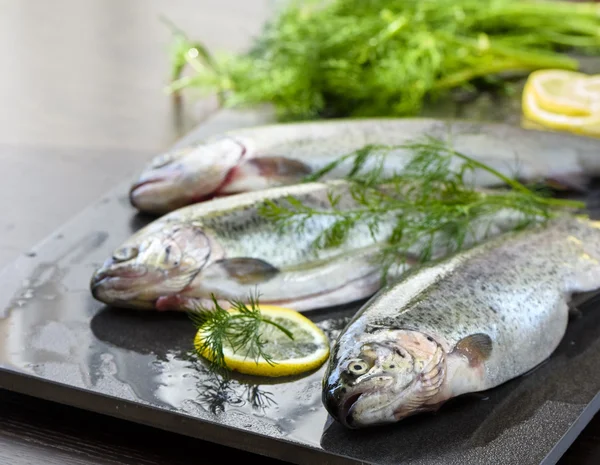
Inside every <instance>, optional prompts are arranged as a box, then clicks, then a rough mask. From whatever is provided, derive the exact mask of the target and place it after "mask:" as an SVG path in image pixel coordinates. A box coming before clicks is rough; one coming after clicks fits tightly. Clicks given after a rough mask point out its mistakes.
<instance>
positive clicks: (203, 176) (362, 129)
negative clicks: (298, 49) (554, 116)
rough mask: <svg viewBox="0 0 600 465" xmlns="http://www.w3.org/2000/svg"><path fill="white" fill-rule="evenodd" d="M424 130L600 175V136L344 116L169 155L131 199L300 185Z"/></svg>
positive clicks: (537, 169) (549, 174) (517, 158)
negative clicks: (371, 147) (365, 150)
mask: <svg viewBox="0 0 600 465" xmlns="http://www.w3.org/2000/svg"><path fill="white" fill-rule="evenodd" d="M422 136H431V137H436V138H439V139H442V140H444V141H446V142H449V143H450V144H451V146H452V147H453V148H454V149H455V150H458V151H460V152H462V153H465V154H466V155H469V156H471V157H473V158H475V159H476V160H479V161H481V162H483V163H486V164H488V165H490V166H492V167H494V168H496V169H497V170H499V171H500V172H502V173H503V174H505V175H507V176H511V177H519V178H521V179H523V180H531V181H536V180H541V181H543V180H553V181H557V182H560V183H563V184H564V185H566V186H568V187H577V186H580V185H582V184H584V183H585V178H586V177H588V176H595V175H598V174H600V157H598V152H599V151H600V141H598V140H596V139H593V138H587V137H583V136H575V135H570V134H565V133H555V132H547V131H538V130H527V129H521V128H519V127H515V126H509V125H503V124H498V123H480V122H477V123H476V122H469V121H461V120H439V119H430V118H389V119H382V118H374V119H362V120H360V119H357V120H343V119H341V120H334V121H319V122H305V123H287V124H276V125H266V126H261V127H253V128H246V129H239V130H235V131H230V132H226V133H223V134H218V135H215V136H212V137H209V138H207V139H204V140H201V141H198V142H196V143H194V144H192V145H189V146H187V147H183V148H179V149H177V150H173V151H171V152H167V153H164V154H161V155H159V156H158V157H156V158H155V159H154V160H152V162H151V163H150V164H149V166H148V167H146V168H145V169H144V170H143V171H142V173H141V174H140V176H139V178H138V179H137V181H136V182H134V183H133V185H132V186H131V189H130V199H131V203H132V205H133V206H135V207H136V208H138V209H139V210H142V211H146V212H149V213H154V214H163V213H165V212H168V211H172V210H174V209H177V208H180V207H182V206H185V205H189V204H192V203H197V202H202V201H204V200H206V199H209V198H212V197H215V196H216V197H218V196H223V195H230V194H236V193H242V192H251V191H257V190H262V189H266V188H270V187H277V186H284V185H291V184H296V183H298V182H299V181H301V180H302V179H304V177H305V176H306V175H308V174H310V173H314V172H316V171H317V170H319V169H321V168H323V167H324V166H326V165H327V164H329V163H330V162H332V161H334V160H336V159H338V158H339V157H340V156H343V155H346V154H349V153H351V152H353V151H355V150H358V149H360V148H362V147H364V146H365V145H368V144H381V145H401V144H405V143H407V142H410V141H414V140H415V139H416V138H419V137H422ZM409 157H410V154H409V153H408V152H407V151H406V150H403V149H398V150H395V151H393V152H392V153H391V154H390V156H388V157H387V159H386V166H385V168H386V169H387V170H389V171H392V170H396V171H401V170H402V168H403V167H404V166H405V164H406V162H407V160H408V159H409ZM457 163H459V161H458V159H457ZM457 166H458V165H457ZM350 167H351V164H350V162H348V163H343V164H341V165H339V166H338V167H337V168H336V169H335V170H333V171H331V172H330V173H329V174H328V175H327V176H326V177H325V178H323V179H340V178H343V177H344V176H345V175H346V174H347V173H348V172H349V169H350ZM369 167H370V166H369V165H368V164H367V165H366V168H369ZM474 182H475V184H476V185H477V186H481V187H490V186H494V185H495V184H497V182H498V178H496V177H493V176H491V175H490V174H489V173H486V172H484V171H479V172H477V173H476V174H475V179H474Z"/></svg>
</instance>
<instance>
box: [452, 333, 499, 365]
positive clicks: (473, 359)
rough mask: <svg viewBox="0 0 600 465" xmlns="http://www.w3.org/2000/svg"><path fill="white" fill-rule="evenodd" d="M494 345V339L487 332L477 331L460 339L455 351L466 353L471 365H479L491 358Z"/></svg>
mask: <svg viewBox="0 0 600 465" xmlns="http://www.w3.org/2000/svg"><path fill="white" fill-rule="evenodd" d="M492 345H493V344H492V339H491V338H490V337H489V336H488V335H487V334H483V333H476V334H471V335H470V336H467V337H465V338H463V339H461V340H460V341H458V343H457V344H456V347H455V348H454V351H453V352H457V353H459V354H461V355H464V356H465V357H466V358H467V359H468V360H469V364H470V365H471V366H477V365H480V364H481V363H483V362H484V361H486V360H487V359H488V358H490V355H491V354H492Z"/></svg>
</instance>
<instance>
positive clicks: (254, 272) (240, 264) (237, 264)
mask: <svg viewBox="0 0 600 465" xmlns="http://www.w3.org/2000/svg"><path fill="white" fill-rule="evenodd" d="M212 266H217V267H220V268H221V269H222V270H223V271H225V273H226V274H227V275H228V276H229V277H230V278H232V279H235V280H236V281H237V282H239V283H240V284H259V283H263V282H265V281H268V280H269V279H271V278H272V277H273V276H275V275H276V274H277V273H279V270H278V269H277V268H275V267H274V266H273V265H271V264H270V263H267V262H265V261H264V260H260V259H258V258H246V257H240V258H227V259H223V260H219V261H218V262H216V263H215V264H214V265H212Z"/></svg>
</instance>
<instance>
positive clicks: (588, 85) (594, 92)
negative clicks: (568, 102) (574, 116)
mask: <svg viewBox="0 0 600 465" xmlns="http://www.w3.org/2000/svg"><path fill="white" fill-rule="evenodd" d="M573 92H574V94H575V96H576V97H577V98H580V99H585V100H586V101H588V102H590V105H594V104H597V103H598V102H599V101H600V76H591V77H588V78H586V79H579V80H577V81H575V82H573Z"/></svg>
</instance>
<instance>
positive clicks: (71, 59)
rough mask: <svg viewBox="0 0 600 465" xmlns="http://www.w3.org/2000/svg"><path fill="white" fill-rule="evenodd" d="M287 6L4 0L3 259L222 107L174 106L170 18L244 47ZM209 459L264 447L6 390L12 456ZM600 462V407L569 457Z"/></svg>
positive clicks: (211, 43)
mask: <svg viewBox="0 0 600 465" xmlns="http://www.w3.org/2000/svg"><path fill="white" fill-rule="evenodd" d="M274 3H275V2H274V1H268V0H219V1H218V2H216V1H210V0H172V1H169V2H160V1H158V0H128V1H127V2H123V1H120V0H55V1H53V2H43V1H35V0H29V1H23V0H0V56H1V57H2V65H1V67H0V70H1V71H0V160H1V162H2V173H3V176H2V183H0V199H2V200H1V201H0V266H4V265H6V264H7V263H8V262H10V261H11V260H12V259H14V258H15V257H16V256H17V255H18V254H20V253H21V252H23V251H24V250H27V249H28V248H29V247H30V246H31V245H33V244H34V243H36V242H38V241H39V240H41V239H43V238H44V237H45V236H47V235H48V234H50V233H51V232H52V231H53V230H54V229H55V228H57V227H58V226H60V225H61V224H62V223H64V222H65V221H66V220H68V219H69V218H70V217H71V216H73V215H74V214H76V213H77V212H79V211H80V210H81V209H82V208H84V207H85V206H86V205H88V204H89V203H91V202H93V201H95V200H97V199H98V198H99V197H100V196H101V195H102V194H103V193H104V192H106V191H107V190H108V189H110V188H111V187H113V186H114V185H115V184H116V183H118V182H120V181H122V180H123V179H124V178H126V177H127V176H130V175H131V174H132V173H133V172H135V171H136V170H137V168H138V167H139V166H140V165H141V164H142V163H144V162H145V161H147V160H148V159H149V158H150V157H151V156H152V155H153V154H155V153H157V152H160V151H161V150H163V149H165V148H166V147H168V146H169V145H170V144H172V143H173V142H174V141H175V140H176V139H177V138H179V137H181V136H182V135H183V134H185V133H186V132H188V131H189V130H190V129H191V128H192V127H194V126H195V125H197V124H199V123H201V122H202V120H203V119H204V118H206V117H207V116H208V115H210V114H211V113H212V112H214V111H215V110H216V106H215V104H214V102H213V101H211V100H207V101H202V102H198V103H195V104H193V105H189V104H184V105H183V107H181V106H177V105H173V102H172V100H171V99H170V98H168V97H167V96H166V95H165V94H164V93H163V92H162V88H163V86H164V85H165V83H166V82H167V79H168V73H169V68H168V59H167V47H168V43H169V31H168V29H167V28H166V27H165V26H164V25H163V24H162V23H161V22H160V21H159V15H161V14H163V15H165V16H167V17H168V18H169V19H171V20H172V21H173V22H175V23H176V24H177V25H178V26H180V27H181V28H183V29H184V30H186V31H190V32H193V33H194V36H195V38H198V39H202V40H203V41H205V43H206V44H207V46H208V47H209V48H210V49H226V50H241V49H243V47H244V46H246V45H247V44H248V42H249V40H250V38H251V37H252V35H253V34H255V33H256V32H258V30H259V29H260V26H261V24H262V22H263V21H264V20H265V19H266V18H267V17H268V14H269V7H271V6H273V5H274ZM163 447H165V448H163ZM213 452H214V453H213ZM208 457H217V458H218V462H219V463H230V462H233V461H238V462H240V461H242V460H248V459H249V458H252V456H251V454H248V453H245V452H241V451H237V450H233V449H227V448H224V447H221V446H217V445H214V444H209V443H204V442H202V441H199V440H195V439H191V438H187V437H183V436H178V435H176V434H172V433H168V432H164V431H161V430H156V429H153V428H149V427H146V426H142V425H137V424H133V423H129V422H126V421H122V420H116V419H114V418H109V417H105V416H102V415H98V414H94V413H91V412H86V411H81V410H78V409H75V408H72V407H66V406H63V405H59V404H54V403H51V402H46V401H42V400H39V399H35V398H31V397H27V396H23V395H20V394H15V393H12V392H8V391H3V390H0V465H4V464H6V465H22V464H38V463H43V464H47V465H59V464H60V465H63V464H64V465H71V464H72V465H81V464H86V465H91V464H136V465H138V464H139V465H146V464H148V465H150V464H174V465H179V464H188V463H189V464H192V463H205V464H207V463H210V459H209V458H208ZM261 461H262V463H263V464H270V463H276V461H274V460H271V459H267V458H261ZM215 462H216V461H215ZM597 463H600V414H599V415H598V416H597V417H596V418H595V419H594V420H593V421H592V422H591V423H590V424H589V426H588V427H587V428H586V429H585V431H584V432H583V434H582V435H581V436H580V437H579V438H578V439H577V441H576V442H575V443H574V444H573V446H572V447H571V448H570V449H569V451H568V452H567V453H566V454H565V456H564V457H563V459H562V461H561V464H563V465H565V464H597Z"/></svg>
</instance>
